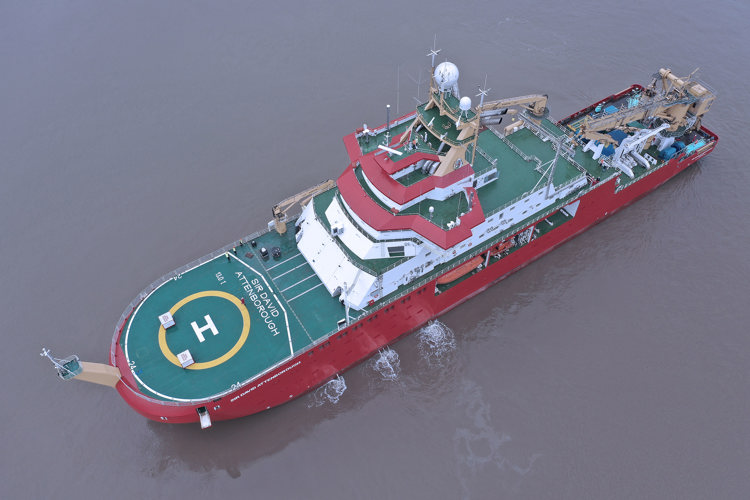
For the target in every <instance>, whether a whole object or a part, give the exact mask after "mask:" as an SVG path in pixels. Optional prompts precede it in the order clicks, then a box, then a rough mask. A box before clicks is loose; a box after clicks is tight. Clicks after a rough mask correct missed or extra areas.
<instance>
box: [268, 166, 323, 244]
mask: <svg viewBox="0 0 750 500" xmlns="http://www.w3.org/2000/svg"><path fill="white" fill-rule="evenodd" d="M335 186H336V181H333V180H331V179H328V180H327V181H325V182H321V183H320V184H317V185H315V186H313V187H311V188H308V189H305V190H304V191H302V192H301V193H297V194H295V195H294V196H290V197H289V198H287V199H285V200H283V201H281V202H279V203H277V204H276V205H274V206H273V209H272V210H271V212H272V213H273V221H272V222H273V227H274V229H276V232H277V233H279V234H284V233H286V212H287V210H289V209H290V208H292V206H294V204H295V203H299V204H300V205H303V206H304V205H306V204H307V203H309V201H310V200H311V199H312V197H313V196H315V195H316V194H318V193H322V192H323V191H328V190H329V189H331V188H333V187H335Z"/></svg>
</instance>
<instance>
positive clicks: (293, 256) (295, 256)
mask: <svg viewBox="0 0 750 500" xmlns="http://www.w3.org/2000/svg"><path fill="white" fill-rule="evenodd" d="M300 255H302V254H301V253H298V254H297V255H292V256H291V257H289V258H288V259H285V260H282V261H281V262H279V263H278V264H274V265H272V266H271V267H269V268H268V271H270V270H271V269H273V268H274V267H279V266H280V265H281V264H284V263H286V262H289V261H290V260H292V259H296V258H297V257H299V256H300Z"/></svg>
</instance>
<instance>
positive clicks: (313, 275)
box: [281, 273, 317, 293]
mask: <svg viewBox="0 0 750 500" xmlns="http://www.w3.org/2000/svg"><path fill="white" fill-rule="evenodd" d="M315 276H317V274H315V273H313V274H311V275H310V276H308V277H307V278H302V279H301V280H299V281H298V282H297V283H295V284H293V285H292V286H288V287H286V288H284V289H283V290H282V291H281V293H284V292H286V291H287V290H289V289H290V288H294V287H295V286H297V285H299V284H300V283H302V282H303V281H307V280H309V279H310V278H313V277H315Z"/></svg>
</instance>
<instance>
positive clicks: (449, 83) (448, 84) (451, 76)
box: [434, 61, 458, 91]
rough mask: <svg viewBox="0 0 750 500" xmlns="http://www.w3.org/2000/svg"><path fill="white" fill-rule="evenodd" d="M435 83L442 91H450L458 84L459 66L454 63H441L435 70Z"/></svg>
mask: <svg viewBox="0 0 750 500" xmlns="http://www.w3.org/2000/svg"><path fill="white" fill-rule="evenodd" d="M434 76H435V82H436V83H437V84H438V87H440V90H441V91H446V90H450V89H452V88H453V86H454V85H456V83H457V82H458V66H456V65H455V64H453V63H452V62H448V61H445V62H441V63H440V64H438V65H437V68H435V75H434Z"/></svg>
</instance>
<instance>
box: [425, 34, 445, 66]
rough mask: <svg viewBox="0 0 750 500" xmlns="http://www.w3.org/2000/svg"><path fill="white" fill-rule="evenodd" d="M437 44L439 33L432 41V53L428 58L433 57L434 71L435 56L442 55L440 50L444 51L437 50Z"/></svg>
mask: <svg viewBox="0 0 750 500" xmlns="http://www.w3.org/2000/svg"><path fill="white" fill-rule="evenodd" d="M436 43H437V33H435V38H434V39H433V40H432V50H431V51H430V53H429V54H427V57H430V56H432V69H435V56H436V55H438V54H439V53H440V50H442V49H437V50H435V44H436Z"/></svg>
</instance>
